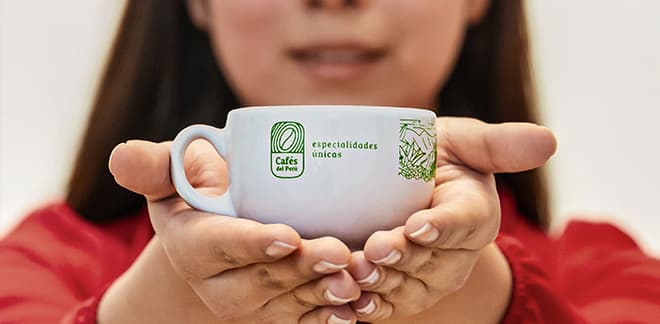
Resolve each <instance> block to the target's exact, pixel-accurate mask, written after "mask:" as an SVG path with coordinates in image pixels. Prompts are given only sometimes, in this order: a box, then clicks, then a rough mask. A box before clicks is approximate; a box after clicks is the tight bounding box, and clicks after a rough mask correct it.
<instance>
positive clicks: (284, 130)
mask: <svg viewBox="0 0 660 324" xmlns="http://www.w3.org/2000/svg"><path fill="white" fill-rule="evenodd" d="M270 160H271V162H270V166H271V172H272V174H273V175H274V176H276V177H278V178H297V177H299V176H300V175H301V174H302V173H303V171H304V165H305V128H304V127H303V125H302V124H300V123H298V122H295V121H280V122H277V123H275V124H273V126H272V127H271V129H270Z"/></svg>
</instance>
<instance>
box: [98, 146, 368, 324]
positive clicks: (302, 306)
mask: <svg viewBox="0 0 660 324" xmlns="http://www.w3.org/2000/svg"><path fill="white" fill-rule="evenodd" d="M169 147H170V143H153V142H147V141H129V142H127V143H124V144H120V145H118V146H117V147H115V149H114V150H113V153H112V155H111V157H110V163H109V168H110V171H111V173H112V174H113V176H114V177H115V180H116V181H117V183H118V184H120V185H121V186H123V187H125V188H127V189H129V190H132V191H134V192H136V193H139V194H142V195H144V196H145V197H146V199H147V205H148V209H149V215H150V218H151V223H152V225H153V228H154V230H155V233H156V235H155V236H154V238H153V239H152V241H151V242H150V243H149V244H148V245H147V247H146V248H145V249H144V250H143V251H142V253H141V255H140V256H139V257H138V258H137V260H136V261H135V262H134V264H133V265H132V266H131V267H130V268H129V270H127V271H126V272H125V273H124V274H123V275H122V276H121V277H120V278H118V279H117V280H116V281H115V282H114V283H113V284H112V286H111V287H110V288H109V289H108V291H107V292H106V294H105V295H104V297H103V299H102V300H101V303H100V305H99V313H98V320H99V323H102V324H106V323H147V322H148V323H151V322H154V323H155V322H158V323H184V322H185V323H218V322H220V323H349V322H355V320H356V317H355V315H354V313H353V312H352V310H351V308H350V307H349V306H348V305H346V304H347V303H348V302H349V301H354V300H357V298H358V297H359V295H360V289H359V287H358V285H357V284H356V283H355V282H354V280H353V279H352V278H351V276H350V275H349V274H348V273H347V272H346V270H344V268H345V267H346V266H347V265H348V264H349V262H350V258H351V253H350V250H349V249H348V248H347V247H346V246H345V245H344V244H343V243H342V242H340V241H339V240H337V239H334V238H329V237H327V238H319V239H314V240H303V239H301V238H300V236H299V235H298V233H296V232H295V231H294V230H293V229H292V228H290V227H288V226H286V225H281V224H260V223H257V222H254V221H251V220H247V219H242V218H233V217H226V216H218V215H213V214H208V213H204V212H200V211H197V210H194V209H192V208H191V207H189V206H188V205H187V204H186V203H185V202H184V201H183V200H182V199H181V198H179V197H178V195H177V194H176V191H175V189H174V188H173V186H172V183H171V181H170V176H169V174H170V170H169ZM185 169H186V175H187V177H188V179H189V181H190V182H191V184H193V186H194V187H195V188H197V189H198V190H200V191H202V192H204V193H207V194H213V195H217V194H220V193H222V192H223V191H224V190H225V188H226V186H227V172H226V167H225V164H224V162H223V161H222V159H221V158H220V157H219V156H218V155H217V154H216V153H215V151H214V150H213V148H212V147H211V146H210V145H209V144H208V143H206V142H202V141H196V142H194V143H193V145H191V146H190V148H189V149H188V152H187V153H186V158H185ZM342 320H343V321H342Z"/></svg>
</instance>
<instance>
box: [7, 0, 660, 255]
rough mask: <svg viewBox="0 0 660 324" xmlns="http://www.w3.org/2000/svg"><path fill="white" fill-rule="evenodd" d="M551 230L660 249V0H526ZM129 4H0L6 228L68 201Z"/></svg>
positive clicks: (84, 0)
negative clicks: (589, 224) (621, 236)
mask: <svg viewBox="0 0 660 324" xmlns="http://www.w3.org/2000/svg"><path fill="white" fill-rule="evenodd" d="M528 4H529V5H530V6H529V8H530V21H531V27H532V36H533V39H532V41H533V45H534V50H535V52H534V59H535V65H536V75H537V82H538V85H539V93H540V99H541V107H542V111H543V115H544V116H545V121H546V125H547V126H549V127H551V128H552V129H553V130H554V131H555V132H556V135H557V137H558V140H559V151H558V153H557V155H556V156H555V157H554V158H553V160H552V162H551V164H550V170H551V174H552V191H553V194H554V215H553V217H554V226H553V230H554V231H559V230H561V228H562V226H563V225H564V224H565V222H566V221H567V220H568V219H569V218H589V219H597V220H608V221H613V222H616V223H617V224H618V225H619V226H621V227H622V228H624V229H626V230H627V231H628V232H629V233H631V234H632V235H633V236H635V237H636V238H637V240H638V241H639V242H640V243H641V244H642V245H643V246H644V247H645V248H646V249H647V250H648V251H650V252H652V253H654V254H656V255H660V235H658V233H659V232H660V220H659V218H660V217H659V216H660V215H659V213H658V210H659V208H658V206H656V205H655V203H657V202H658V201H660V190H659V189H658V185H659V184H660V170H659V166H660V145H659V144H658V139H659V138H660V130H659V125H660V124H659V123H658V117H660V112H659V110H660V19H658V13H660V1H655V0H629V1H617V0H606V1H602V0H601V1H599V0H582V1H570V0H533V1H529V2H528ZM122 6H123V2H122V1H108V0H59V1H37V0H0V232H3V231H4V232H6V231H7V230H8V229H9V228H10V227H11V225H12V224H15V222H16V221H17V220H18V219H20V217H21V216H23V215H25V213H26V212H27V211H28V210H29V209H30V208H34V207H35V206H37V205H38V204H41V203H44V202H45V201H48V200H52V199H58V197H61V195H62V193H63V190H64V187H65V184H66V180H67V177H68V175H69V171H70V167H71V164H72V162H73V157H74V153H75V149H76V146H77V145H78V143H79V136H80V133H81V131H82V129H83V126H84V122H85V120H86V117H87V112H88V107H89V106H90V103H91V99H92V94H93V91H94V89H95V87H96V83H97V79H98V73H99V71H100V68H101V67H102V65H103V63H104V60H105V56H104V55H105V53H106V52H107V50H108V47H109V44H110V38H111V35H112V34H113V32H114V28H115V26H116V23H117V19H118V17H119V14H120V12H121V9H122Z"/></svg>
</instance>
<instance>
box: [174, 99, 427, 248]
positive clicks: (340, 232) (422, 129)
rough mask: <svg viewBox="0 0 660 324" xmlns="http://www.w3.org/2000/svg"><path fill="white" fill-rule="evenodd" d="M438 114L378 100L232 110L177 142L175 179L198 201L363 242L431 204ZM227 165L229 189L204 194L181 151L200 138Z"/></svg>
mask: <svg viewBox="0 0 660 324" xmlns="http://www.w3.org/2000/svg"><path fill="white" fill-rule="evenodd" d="M435 119H436V116H435V113H434V112H432V111H428V110H423V109H415V108H396V107H373V106H302V105H301V106H264V107H247V108H240V109H235V110H232V111H231V112H229V115H228V116H227V123H226V126H225V128H223V129H218V128H215V127H212V126H207V125H193V126H189V127H187V128H185V129H184V130H182V131H181V132H180V133H179V134H178V135H177V136H176V138H175V139H174V143H173V144H172V148H171V174H172V181H173V183H174V186H175V187H176V190H177V192H178V193H179V195H180V196H181V197H182V198H183V199H184V200H185V201H186V202H187V203H188V204H189V205H190V206H192V207H194V208H196V209H199V210H202V211H206V212H210V213H215V214H220V215H225V216H233V217H243V218H249V219H253V220H256V221H259V222H262V223H283V224H288V225H290V226H292V227H293V228H294V229H295V230H297V231H298V232H299V233H300V234H301V236H302V237H304V238H315V237H321V236H326V235H327V236H334V237H337V238H339V239H341V240H342V241H344V242H345V243H347V244H348V245H349V246H351V247H353V248H360V247H361V244H363V243H364V241H365V240H366V239H367V238H368V236H369V235H370V234H372V233H373V232H375V231H378V230H388V229H392V228H394V227H396V226H399V225H402V224H404V223H405V221H406V220H407V218H408V217H409V216H410V215H411V214H412V213H414V212H415V211H418V210H420V209H424V208H427V207H429V205H430V202H431V194H432V191H433V187H434V184H435V183H434V179H435V178H434V177H435V168H436V150H437V149H436V129H435ZM200 138H201V139H205V140H207V141H208V142H210V143H211V144H212V145H213V146H214V147H215V149H216V151H217V152H218V154H220V156H221V157H222V158H223V159H224V160H225V161H226V162H227V168H228V173H229V187H228V189H227V191H226V192H225V193H224V194H223V195H220V196H217V197H207V196H204V195H202V194H200V193H198V192H197V191H196V190H195V189H194V188H193V187H192V185H191V184H190V183H189V182H188V179H187V178H186V176H185V173H184V167H183V157H184V153H185V151H186V149H187V147H188V146H189V145H190V143H191V142H192V141H194V140H196V139H200Z"/></svg>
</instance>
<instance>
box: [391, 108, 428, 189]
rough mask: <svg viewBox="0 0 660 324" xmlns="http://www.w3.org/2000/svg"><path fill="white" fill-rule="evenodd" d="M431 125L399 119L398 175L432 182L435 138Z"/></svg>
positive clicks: (415, 120)
mask: <svg viewBox="0 0 660 324" xmlns="http://www.w3.org/2000/svg"><path fill="white" fill-rule="evenodd" d="M433 127H434V126H433V124H432V123H428V122H424V121H421V120H419V119H401V127H400V128H399V175H401V176H403V177H405V178H406V179H408V180H410V179H418V180H423V181H425V182H428V181H431V180H433V178H434V177H435V167H436V152H437V147H436V137H435V131H434V129H433Z"/></svg>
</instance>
